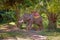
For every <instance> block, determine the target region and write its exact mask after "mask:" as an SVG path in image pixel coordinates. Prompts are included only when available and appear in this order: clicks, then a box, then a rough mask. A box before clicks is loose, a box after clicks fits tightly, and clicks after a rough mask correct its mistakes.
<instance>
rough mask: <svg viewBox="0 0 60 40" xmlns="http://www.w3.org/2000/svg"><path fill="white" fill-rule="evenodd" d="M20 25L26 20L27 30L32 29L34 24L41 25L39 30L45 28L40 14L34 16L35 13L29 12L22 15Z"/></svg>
mask: <svg viewBox="0 0 60 40" xmlns="http://www.w3.org/2000/svg"><path fill="white" fill-rule="evenodd" d="M18 22H19V23H20V25H21V24H22V23H23V22H24V23H26V26H27V27H26V30H31V29H32V24H36V25H38V26H39V28H38V30H42V29H43V24H42V17H41V16H40V15H39V17H38V18H37V16H36V17H35V18H34V13H31V14H28V13H25V14H24V15H23V16H22V17H20V19H19V21H18Z"/></svg>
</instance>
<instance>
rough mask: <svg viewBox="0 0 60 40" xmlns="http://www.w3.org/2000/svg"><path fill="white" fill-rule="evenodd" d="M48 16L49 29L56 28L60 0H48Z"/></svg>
mask: <svg viewBox="0 0 60 40" xmlns="http://www.w3.org/2000/svg"><path fill="white" fill-rule="evenodd" d="M46 3H47V6H46V9H47V17H48V20H49V24H48V29H52V30H55V29H56V28H57V23H56V22H57V17H58V16H59V15H60V0H50V1H49V2H48V1H46Z"/></svg>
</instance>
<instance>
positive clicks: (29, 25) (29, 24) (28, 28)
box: [26, 23, 32, 31]
mask: <svg viewBox="0 0 60 40" xmlns="http://www.w3.org/2000/svg"><path fill="white" fill-rule="evenodd" d="M31 28H32V23H28V24H27V28H26V30H27V31H28V30H31Z"/></svg>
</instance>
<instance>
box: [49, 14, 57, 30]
mask: <svg viewBox="0 0 60 40" xmlns="http://www.w3.org/2000/svg"><path fill="white" fill-rule="evenodd" d="M48 20H49V24H48V30H56V28H57V23H56V22H57V15H56V14H54V13H49V14H48Z"/></svg>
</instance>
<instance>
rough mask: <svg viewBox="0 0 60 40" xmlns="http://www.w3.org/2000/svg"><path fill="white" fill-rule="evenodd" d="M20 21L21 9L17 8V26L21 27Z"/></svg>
mask: <svg viewBox="0 0 60 40" xmlns="http://www.w3.org/2000/svg"><path fill="white" fill-rule="evenodd" d="M19 19H20V13H19V9H18V8H16V26H17V27H20V23H19V22H18V21H19Z"/></svg>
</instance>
